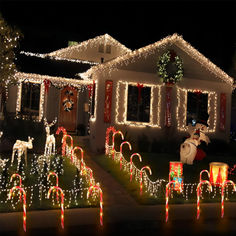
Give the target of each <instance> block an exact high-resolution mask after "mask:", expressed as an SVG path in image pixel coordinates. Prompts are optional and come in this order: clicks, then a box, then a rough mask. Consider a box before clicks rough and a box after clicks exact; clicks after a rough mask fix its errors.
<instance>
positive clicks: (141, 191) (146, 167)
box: [140, 166, 152, 195]
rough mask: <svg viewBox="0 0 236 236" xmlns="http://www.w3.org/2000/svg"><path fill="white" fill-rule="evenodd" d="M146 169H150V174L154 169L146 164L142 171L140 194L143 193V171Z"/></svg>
mask: <svg viewBox="0 0 236 236" xmlns="http://www.w3.org/2000/svg"><path fill="white" fill-rule="evenodd" d="M145 169H148V170H149V174H150V175H152V171H151V169H150V167H149V166H144V167H143V168H142V169H141V171H140V195H142V194H143V172H144V170H145Z"/></svg>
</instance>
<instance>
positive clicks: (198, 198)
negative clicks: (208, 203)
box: [197, 180, 212, 219]
mask: <svg viewBox="0 0 236 236" xmlns="http://www.w3.org/2000/svg"><path fill="white" fill-rule="evenodd" d="M202 184H207V185H208V187H209V191H210V192H212V186H211V184H210V182H209V181H208V180H202V181H201V182H200V183H199V184H198V186H197V219H199V217H200V196H201V186H202Z"/></svg>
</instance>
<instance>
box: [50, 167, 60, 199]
mask: <svg viewBox="0 0 236 236" xmlns="http://www.w3.org/2000/svg"><path fill="white" fill-rule="evenodd" d="M52 175H54V176H55V177H56V186H57V187H58V183H59V181H58V175H57V173H55V172H53V171H50V172H49V174H48V176H47V181H48V180H49V178H50V176H52ZM58 196H59V194H58V190H57V201H58Z"/></svg>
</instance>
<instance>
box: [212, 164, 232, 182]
mask: <svg viewBox="0 0 236 236" xmlns="http://www.w3.org/2000/svg"><path fill="white" fill-rule="evenodd" d="M228 168H229V166H228V165H227V164H226V163H223V162H211V163H210V182H211V184H212V185H213V186H220V185H222V184H223V183H224V182H225V181H226V180H227V179H228Z"/></svg>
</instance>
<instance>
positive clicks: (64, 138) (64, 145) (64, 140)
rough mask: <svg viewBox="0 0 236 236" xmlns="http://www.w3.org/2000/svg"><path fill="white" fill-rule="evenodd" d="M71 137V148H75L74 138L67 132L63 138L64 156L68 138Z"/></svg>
mask: <svg viewBox="0 0 236 236" xmlns="http://www.w3.org/2000/svg"><path fill="white" fill-rule="evenodd" d="M67 137H68V138H70V145H71V148H73V138H72V137H71V136H70V135H69V134H66V135H64V136H63V138H62V156H65V154H66V145H67V144H66V139H67Z"/></svg>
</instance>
